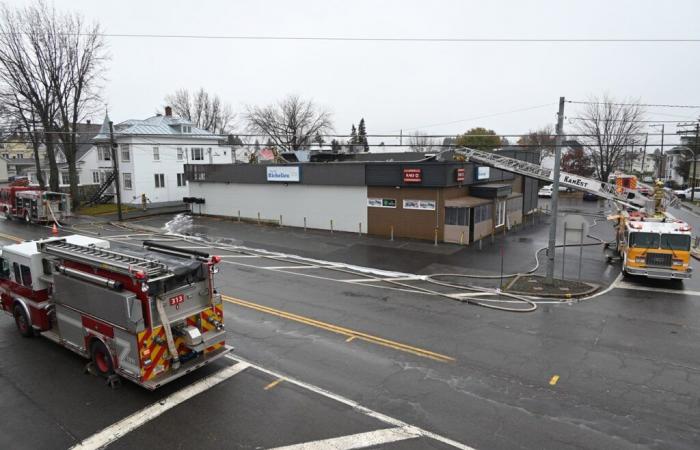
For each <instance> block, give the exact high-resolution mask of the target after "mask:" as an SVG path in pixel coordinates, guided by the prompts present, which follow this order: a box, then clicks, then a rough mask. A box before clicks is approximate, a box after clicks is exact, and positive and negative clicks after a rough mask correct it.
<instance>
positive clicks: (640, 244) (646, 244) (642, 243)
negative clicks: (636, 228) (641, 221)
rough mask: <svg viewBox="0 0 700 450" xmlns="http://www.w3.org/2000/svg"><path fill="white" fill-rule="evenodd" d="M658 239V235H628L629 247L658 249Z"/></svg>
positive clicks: (641, 233)
mask: <svg viewBox="0 0 700 450" xmlns="http://www.w3.org/2000/svg"><path fill="white" fill-rule="evenodd" d="M659 238H660V235H659V234H658V233H643V232H640V233H630V247H632V248H659V240H660V239H659Z"/></svg>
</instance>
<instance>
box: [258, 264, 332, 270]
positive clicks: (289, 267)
mask: <svg viewBox="0 0 700 450" xmlns="http://www.w3.org/2000/svg"><path fill="white" fill-rule="evenodd" d="M320 267H323V266H317V265H309V266H269V267H263V269H267V270H291V269H318V268H320Z"/></svg>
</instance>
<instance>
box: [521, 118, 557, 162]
mask: <svg viewBox="0 0 700 450" xmlns="http://www.w3.org/2000/svg"><path fill="white" fill-rule="evenodd" d="M554 140H555V134H554V127H552V126H551V125H546V126H544V127H542V128H540V129H537V130H530V131H529V132H528V133H527V134H526V135H524V136H521V137H520V139H518V145H522V146H525V147H527V148H531V149H535V150H539V151H540V163H542V159H544V158H545V157H546V156H547V155H551V154H552V153H553V151H554Z"/></svg>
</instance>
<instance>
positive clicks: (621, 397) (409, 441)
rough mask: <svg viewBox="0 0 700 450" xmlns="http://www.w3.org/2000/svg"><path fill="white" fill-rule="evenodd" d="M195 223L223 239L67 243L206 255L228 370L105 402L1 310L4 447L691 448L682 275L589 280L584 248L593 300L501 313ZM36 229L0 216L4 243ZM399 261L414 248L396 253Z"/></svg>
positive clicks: (689, 311) (72, 363) (114, 234)
mask: <svg viewBox="0 0 700 450" xmlns="http://www.w3.org/2000/svg"><path fill="white" fill-rule="evenodd" d="M691 219H692V218H691ZM151 225H153V224H151ZM202 225H206V226H208V227H210V229H212V230H226V229H229V230H231V233H232V234H233V236H232V239H231V240H230V241H225V242H226V244H225V245H224V244H222V240H220V239H219V240H217V242H216V243H207V242H205V241H198V240H192V239H190V238H186V239H182V238H179V237H173V236H162V235H157V234H153V233H154V232H148V231H142V232H140V233H137V232H134V231H133V230H125V229H123V228H121V227H117V226H112V225H109V224H99V223H96V224H90V223H82V224H79V225H77V226H76V228H75V229H73V230H71V229H65V230H63V232H65V233H68V232H76V231H80V232H81V233H85V234H88V235H97V233H99V235H100V236H103V237H109V239H112V240H114V241H115V242H121V243H122V244H124V245H140V240H142V239H146V238H159V239H167V240H169V241H170V242H171V243H172V244H173V245H177V246H183V247H188V248H197V249H199V250H202V251H208V252H211V253H217V254H220V255H221V256H222V257H223V261H224V264H223V265H222V270H221V272H220V273H219V275H218V278H217V280H218V281H217V283H218V286H219V290H220V291H221V292H222V293H223V294H224V295H225V297H224V298H225V300H226V302H225V317H226V327H227V331H228V337H227V340H228V342H229V343H230V344H231V345H233V346H234V347H235V350H234V352H233V355H232V358H230V359H224V360H220V361H219V362H216V363H215V364H213V365H211V366H208V367H205V368H203V369H201V370H200V371H198V372H196V373H194V374H192V375H191V376H187V377H185V378H183V379H181V380H178V381H176V382H174V383H172V384H170V385H166V386H165V387H163V388H162V389H160V390H157V391H155V392H148V391H144V390H143V389H141V388H139V387H137V386H135V385H132V384H130V383H124V384H123V385H122V387H121V388H120V389H118V390H111V389H109V388H108V387H107V386H106V385H105V383H104V380H102V379H100V378H97V377H93V376H91V375H86V374H84V373H83V368H84V365H85V361H84V360H82V359H81V358H79V357H77V356H75V355H74V354H72V353H70V352H69V351H67V350H64V349H61V348H60V347H57V346H55V344H53V343H51V342H49V341H48V340H45V339H38V338H37V339H23V338H21V337H20V336H19V335H18V333H17V332H16V330H15V328H14V324H13V321H12V319H11V318H10V317H7V316H2V317H1V318H0V354H1V355H2V358H0V377H1V378H2V380H3V381H5V383H2V387H0V389H2V394H1V395H2V398H3V399H6V408H7V410H12V411H14V414H11V415H6V417H5V419H4V420H3V422H2V425H0V428H2V433H0V447H3V448H68V447H71V446H75V445H83V446H84V448H96V447H100V446H104V445H109V446H110V448H112V447H113V448H132V447H135V446H137V445H138V446H147V445H148V446H158V447H161V446H169V447H176V448H180V447H181V448H185V447H194V446H197V447H200V448H221V447H226V448H275V447H280V446H290V445H296V444H303V443H306V444H307V448H328V447H330V446H331V445H336V447H337V448H469V447H473V448H514V447H519V448H638V447H640V446H643V447H652V448H654V447H656V448H695V447H696V443H697V442H698V440H699V439H700V436H699V433H700V432H699V430H698V427H697V423H698V422H699V421H700V420H699V419H700V417H699V416H698V408H697V407H698V401H699V399H698V395H697V386H698V382H700V367H699V366H698V364H697V354H698V350H699V349H700V339H698V338H699V337H700V333H699V331H698V328H697V323H698V320H699V319H700V308H698V305H697V301H698V298H699V296H700V288H699V287H698V280H697V278H696V279H692V280H688V281H686V282H684V283H656V282H654V283H652V282H649V281H645V280H636V279H625V280H623V279H621V278H620V277H619V276H618V272H610V273H609V272H606V271H608V270H610V269H608V268H606V267H605V264H604V262H600V264H601V267H597V266H596V267H593V266H592V265H593V263H594V258H595V254H594V253H593V252H592V253H590V255H588V257H587V258H586V261H588V262H587V264H588V265H589V266H591V267H587V268H586V271H585V272H584V273H588V274H591V275H589V276H598V275H595V274H601V275H600V279H599V280H598V281H601V282H602V284H603V288H604V290H603V291H601V293H599V294H598V295H597V296H594V297H592V298H589V299H581V300H578V301H570V302H559V301H552V300H542V301H539V302H538V303H539V304H538V306H539V308H538V310H537V311H535V312H534V313H529V314H513V313H504V312H497V311H491V310H487V309H484V308H479V307H475V306H473V305H468V304H464V303H462V302H457V301H451V300H449V299H445V298H439V297H437V296H435V295H431V294H430V293H426V292H424V291H421V290H420V289H411V288H410V287H409V288H406V287H402V286H397V285H393V284H392V283H391V282H388V281H390V280H398V281H399V282H401V283H408V284H409V285H415V286H418V287H425V284H421V283H422V279H421V277H420V274H419V273H417V272H418V271H416V273H414V272H412V271H410V270H407V269H411V268H412V267H410V264H409V263H408V262H406V263H401V264H397V266H399V267H396V269H397V270H395V271H391V270H388V269H389V268H390V267H389V266H388V265H383V264H379V265H381V267H375V266H371V267H358V265H357V263H358V262H359V261H358V260H354V261H351V262H353V263H355V264H350V263H349V262H348V263H345V262H342V261H340V262H339V261H338V259H339V258H334V259H331V258H328V259H322V258H310V256H312V255H304V257H305V258H306V259H303V260H302V259H299V258H294V257H292V256H293V255H292V252H289V251H288V249H285V248H282V242H281V241H280V243H279V245H272V244H271V245H269V248H263V247H262V246H259V247H260V248H258V250H257V251H253V250H252V248H253V247H252V246H251V245H252V243H253V242H252V239H250V238H249V239H246V240H245V241H244V242H242V240H241V237H243V236H248V234H247V233H252V231H250V232H249V231H247V229H245V230H244V229H243V228H240V229H237V228H236V226H237V225H236V224H232V223H229V224H225V223H224V224H221V223H217V222H215V221H212V222H211V223H207V222H202ZM237 230H240V232H237ZM537 230H538V229H537V228H536V227H533V228H532V229H530V230H527V229H525V230H522V231H521V233H524V234H519V235H513V236H512V237H508V238H507V239H512V242H514V246H515V245H516V244H518V243H519V242H520V241H519V239H521V238H522V237H527V236H529V237H531V239H533V241H534V242H533V243H532V246H537V245H538V242H537V239H539V238H538V236H539V234H538V233H540V232H539V231H537ZM253 231H254V230H253ZM268 231H269V230H268ZM271 233H272V231H269V233H268V237H267V238H266V240H267V241H269V242H270V243H272V242H274V241H273V239H274V237H270V235H271ZM212 234H214V233H212ZM46 235H47V230H46V229H45V228H41V227H27V226H25V225H24V224H18V223H7V222H0V239H1V240H2V241H3V242H4V243H10V242H12V241H13V240H14V239H20V238H22V239H29V238H37V237H40V236H46ZM222 235H223V233H222ZM250 236H252V234H251V235H250ZM220 237H221V236H220ZM314 239H316V240H317V242H318V246H319V247H324V246H327V248H328V249H329V251H330V248H331V243H333V242H335V243H337V245H343V246H346V248H349V249H350V251H349V254H351V255H357V249H353V248H352V247H353V246H355V245H362V246H363V248H364V249H365V251H369V250H367V248H369V247H372V246H374V245H375V244H374V243H373V242H372V241H367V239H370V238H364V239H365V241H360V240H361V239H363V238H359V237H351V236H334V237H327V238H324V240H323V241H321V237H316V238H314ZM353 239H355V241H353ZM498 242H499V241H496V243H495V244H494V245H495V246H496V250H495V251H493V252H492V253H496V254H497V253H498V250H497V246H498ZM507 242H511V241H507ZM520 244H522V245H525V243H520ZM290 245H296V244H290ZM376 245H378V244H376ZM528 245H529V244H528ZM243 246H245V251H242V249H241V247H243ZM455 247H456V246H455ZM336 248H337V246H336ZM408 248H410V249H411V251H412V252H417V251H418V249H419V248H421V247H420V245H419V244H413V243H405V245H404V247H402V248H401V249H400V250H403V251H406V250H407V249H408ZM514 248H515V247H514ZM457 250H459V249H457ZM384 251H385V252H387V253H389V254H391V252H392V251H394V250H393V249H392V248H387V249H386V250H384ZM433 251H434V252H435V253H433V256H432V258H433V259H434V260H435V259H438V258H440V256H436V255H439V254H440V252H442V253H444V254H445V255H447V256H445V258H447V257H450V258H458V257H459V253H455V250H454V249H451V248H447V247H446V248H444V249H437V250H433ZM459 251H461V250H459ZM467 251H469V250H467ZM482 251H483V252H484V257H485V258H490V257H491V256H488V254H487V252H488V251H489V250H488V249H484V250H482ZM512 251H513V252H515V250H512ZM270 252H273V253H270ZM299 253H301V252H299ZM423 253H425V252H423ZM281 255H286V256H281ZM354 257H355V258H356V257H357V256H354ZM367 258H370V259H371V258H375V256H374V255H367ZM425 258H429V256H425ZM311 259H313V260H311ZM446 261H448V262H449V261H450V260H446ZM510 263H511V265H512V266H515V265H516V263H515V262H510ZM531 263H532V262H531V261H527V262H524V263H523V265H531ZM414 264H415V263H414ZM445 264H446V265H447V263H445ZM368 269H371V270H368ZM399 269H401V270H399ZM514 270H517V269H514ZM602 274H605V275H602ZM606 280H607V282H606ZM412 283H415V284H412ZM454 294H456V293H454ZM27 418H31V421H29V420H28V419H27ZM37 429H39V430H41V431H40V432H36V430H37ZM81 443H82V444H81ZM18 444H19V445H18ZM314 445H315V447H313V446H314Z"/></svg>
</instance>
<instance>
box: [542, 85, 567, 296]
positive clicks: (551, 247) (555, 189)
mask: <svg viewBox="0 0 700 450" xmlns="http://www.w3.org/2000/svg"><path fill="white" fill-rule="evenodd" d="M564 103H565V99H564V97H559V114H558V116H557V136H556V138H555V139H556V140H555V144H554V171H553V173H552V178H553V180H552V181H553V182H554V183H553V185H552V200H551V202H550V203H551V205H552V222H551V225H550V226H549V243H548V245H547V278H546V280H545V282H546V283H547V284H553V283H554V251H555V250H556V240H557V211H558V210H559V165H560V164H561V143H562V138H563V133H564Z"/></svg>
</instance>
